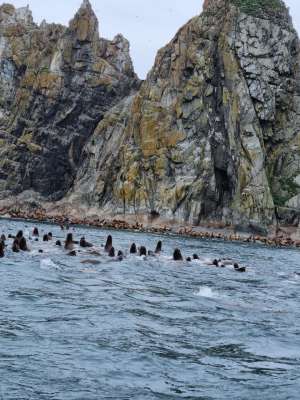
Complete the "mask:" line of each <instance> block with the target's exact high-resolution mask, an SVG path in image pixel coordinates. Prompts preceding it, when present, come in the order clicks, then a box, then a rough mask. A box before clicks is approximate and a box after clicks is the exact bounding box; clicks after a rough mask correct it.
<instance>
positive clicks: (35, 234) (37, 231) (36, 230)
mask: <svg viewBox="0 0 300 400" xmlns="http://www.w3.org/2000/svg"><path fill="white" fill-rule="evenodd" d="M32 236H34V237H38V236H40V233H39V230H38V228H34V229H33V232H32Z"/></svg>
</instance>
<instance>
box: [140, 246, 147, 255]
mask: <svg viewBox="0 0 300 400" xmlns="http://www.w3.org/2000/svg"><path fill="white" fill-rule="evenodd" d="M139 254H140V257H142V256H147V249H146V247H145V246H141V247H140V251H139Z"/></svg>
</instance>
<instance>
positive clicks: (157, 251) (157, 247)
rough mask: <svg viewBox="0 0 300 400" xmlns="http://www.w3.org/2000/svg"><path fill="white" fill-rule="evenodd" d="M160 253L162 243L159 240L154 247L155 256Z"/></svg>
mask: <svg viewBox="0 0 300 400" xmlns="http://www.w3.org/2000/svg"><path fill="white" fill-rule="evenodd" d="M161 251H162V242H161V240H159V241H158V242H157V245H156V249H155V254H159V253H161Z"/></svg>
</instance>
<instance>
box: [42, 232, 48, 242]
mask: <svg viewBox="0 0 300 400" xmlns="http://www.w3.org/2000/svg"><path fill="white" fill-rule="evenodd" d="M48 241H49V236H48V235H47V234H45V235H44V236H43V242H48Z"/></svg>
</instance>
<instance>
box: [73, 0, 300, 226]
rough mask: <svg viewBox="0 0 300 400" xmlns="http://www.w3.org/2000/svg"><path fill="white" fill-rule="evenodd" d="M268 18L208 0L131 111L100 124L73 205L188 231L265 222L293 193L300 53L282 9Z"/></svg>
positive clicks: (165, 53)
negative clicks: (185, 226)
mask: <svg viewBox="0 0 300 400" xmlns="http://www.w3.org/2000/svg"><path fill="white" fill-rule="evenodd" d="M267 17H268V15H267V14H265V13H264V14H263V18H255V17H253V16H252V15H248V14H245V13H242V12H241V11H240V10H239V9H238V8H237V7H235V6H234V5H233V4H232V3H231V2H229V1H224V0H218V1H216V0H215V1H213V0H212V1H207V2H206V4H205V10H204V13H203V14H202V15H201V16H199V17H196V18H194V19H192V20H191V21H190V22H189V23H188V24H187V25H186V26H184V27H183V28H182V29H181V30H180V31H179V32H178V34H177V35H176V36H175V38H174V39H173V40H172V41H171V43H170V44H168V45H167V46H166V47H165V48H163V49H161V50H160V51H159V53H158V55H157V58H156V62H155V65H154V67H153V69H152V71H151V72H150V74H149V75H148V78H147V80H146V81H145V82H144V83H143V85H142V87H141V89H140V90H139V92H138V94H137V95H136V96H135V97H134V98H133V100H131V103H127V106H129V107H130V109H129V111H127V112H126V111H125V114H124V108H123V109H122V111H120V110H118V112H117V114H115V112H113V113H112V114H110V113H108V114H107V115H106V116H105V118H104V120H103V122H102V123H101V124H100V126H99V127H98V130H96V132H97V134H96V135H95V136H94V137H93V139H92V140H93V146H91V144H88V145H87V147H86V150H85V151H86V152H87V154H88V153H90V154H93V155H92V156H91V157H88V156H86V158H85V163H83V165H82V167H81V168H80V173H79V174H78V176H77V179H76V181H75V185H74V188H73V189H72V190H71V193H70V197H69V200H70V201H71V202H72V203H73V204H80V203H85V202H86V203H88V204H89V205H90V206H92V205H96V206H97V207H98V208H99V209H100V210H102V211H104V212H105V213H107V212H109V211H111V210H114V211H115V212H119V213H123V214H125V215H126V214H134V213H136V214H144V215H150V214H151V212H153V211H155V212H156V213H157V214H159V215H161V216H164V217H167V218H169V219H174V220H176V221H178V220H179V221H186V222H189V223H192V224H198V223H201V222H204V221H212V220H215V221H223V222H225V223H235V224H245V225H247V224H250V223H251V224H253V223H254V224H270V223H272V222H273V221H274V216H275V212H274V211H275V206H276V205H277V206H282V205H284V204H286V202H287V201H289V199H290V198H294V196H295V195H296V193H294V192H293V191H296V192H299V188H298V186H297V182H296V180H297V176H299V154H300V152H299V127H298V124H299V102H298V99H299V93H300V92H299V83H298V82H299V80H298V76H299V54H300V53H299V41H298V37H297V34H296V32H295V30H294V29H293V27H292V25H291V21H290V17H289V15H288V12H287V10H286V9H285V8H282V9H281V10H280V14H278V13H275V12H273V13H272V15H271V16H270V17H269V18H267ZM118 116H119V117H121V116H122V117H121V119H119V118H118ZM111 121H113V126H111ZM107 125H108V126H107ZM107 132H110V135H111V136H109V137H108V136H107ZM112 132H114V133H113V134H111V133H112ZM104 138H105V139H104ZM114 139H116V141H115V140H114ZM111 153H114V154H116V155H117V157H113V158H112V157H107V154H111ZM105 165H106V166H108V171H109V173H106V170H105V167H104V166H105ZM95 170H96V173H95V172H92V171H95ZM92 175H93V178H92V180H91V179H90V177H91V176H92ZM294 179H295V180H294ZM87 182H89V183H88V184H87ZM92 182H94V184H93V183H92ZM95 182H97V184H95ZM282 182H285V183H286V186H288V185H289V184H290V186H291V187H286V186H284V185H282ZM287 182H288V183H289V184H288V183H287ZM294 182H295V183H294ZM291 188H292V190H291ZM89 189H90V190H89ZM291 192H293V193H291ZM293 201H294V203H295V200H293ZM294 203H293V204H294Z"/></svg>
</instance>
